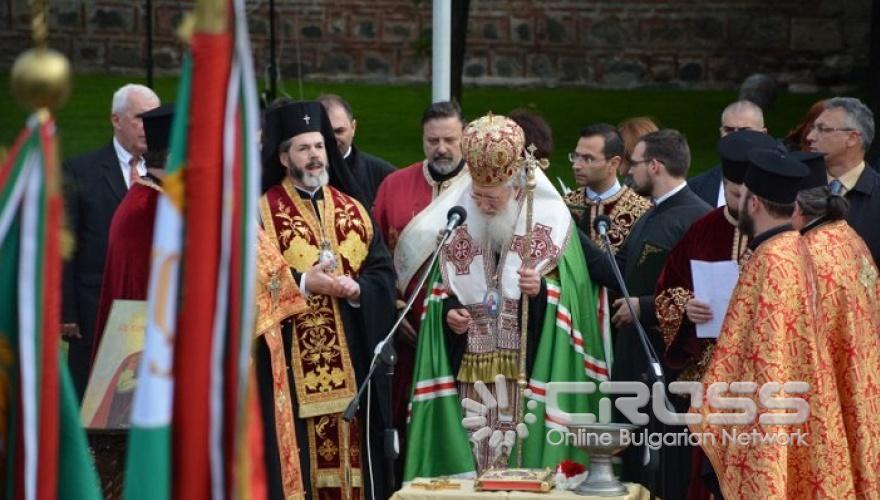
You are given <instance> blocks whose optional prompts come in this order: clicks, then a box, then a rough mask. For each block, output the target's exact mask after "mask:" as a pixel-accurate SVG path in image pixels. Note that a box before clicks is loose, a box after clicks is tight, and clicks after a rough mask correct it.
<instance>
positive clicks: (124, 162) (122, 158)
mask: <svg viewBox="0 0 880 500" xmlns="http://www.w3.org/2000/svg"><path fill="white" fill-rule="evenodd" d="M113 149H115V150H116V158H118V159H119V168H120V170H122V178H123V179H125V185H126V186H128V187H131V164H130V163H129V162H130V161H131V157H132V154H131V153H129V152H128V150H127V149H125V148H124V147H122V144H120V143H119V141H118V140H117V139H116V136H115V135H114V136H113ZM137 170H138V173H139V174H140V175H141V177H143V176H145V175H147V165H146V164H145V163H144V158H143V157H141V158H140V159H138V164H137Z"/></svg>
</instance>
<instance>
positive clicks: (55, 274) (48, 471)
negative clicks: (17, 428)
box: [37, 118, 62, 500]
mask: <svg viewBox="0 0 880 500" xmlns="http://www.w3.org/2000/svg"><path fill="white" fill-rule="evenodd" d="M54 128H55V124H54V123H53V121H52V119H51V118H47V119H46V121H45V122H43V123H42V124H41V126H40V129H39V134H40V142H41V144H42V146H43V148H42V151H41V153H42V155H43V175H44V178H43V182H44V186H43V189H44V190H45V193H46V194H45V196H46V199H45V203H46V223H45V226H44V228H43V231H45V233H44V234H45V240H44V242H45V245H46V246H45V250H44V252H45V253H44V256H43V257H44V259H45V261H44V262H43V290H42V291H43V301H44V302H43V308H44V309H43V324H42V325H41V331H42V333H41V334H40V340H41V342H42V346H41V347H42V353H41V357H42V363H41V365H42V366H41V369H40V380H39V383H40V388H41V389H40V444H39V450H40V452H39V453H40V455H39V462H38V463H39V466H38V469H37V484H38V486H37V498H39V499H41V500H53V499H54V498H56V497H57V496H58V444H59V442H58V439H59V436H58V434H59V420H58V419H59V410H60V409H59V404H60V399H61V398H60V393H59V390H60V379H59V376H60V375H59V372H58V351H59V346H60V345H61V332H60V330H59V328H58V325H60V324H61V242H60V239H59V234H60V233H61V210H62V201H61V191H60V187H61V184H60V182H58V172H57V171H56V169H57V165H56V164H55V158H56V156H55V154H56V152H55V141H54V139H53V135H54Z"/></svg>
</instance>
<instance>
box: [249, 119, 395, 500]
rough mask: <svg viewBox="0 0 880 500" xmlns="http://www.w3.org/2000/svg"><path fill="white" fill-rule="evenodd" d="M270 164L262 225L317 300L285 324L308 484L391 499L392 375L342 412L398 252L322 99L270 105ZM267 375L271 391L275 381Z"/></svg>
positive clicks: (379, 324) (380, 329)
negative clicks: (353, 180) (354, 408)
mask: <svg viewBox="0 0 880 500" xmlns="http://www.w3.org/2000/svg"><path fill="white" fill-rule="evenodd" d="M263 161H264V165H263V167H264V169H265V171H264V179H272V178H275V179H280V182H279V183H277V184H275V185H273V186H271V187H269V188H268V190H267V191H266V193H265V194H264V195H263V197H262V199H261V200H260V217H261V220H262V223H263V227H264V228H265V229H266V231H267V232H268V233H269V235H270V236H271V237H272V239H273V240H274V242H275V244H277V245H278V248H279V250H281V253H282V255H283V256H284V259H285V260H286V261H287V264H288V265H289V266H290V268H291V270H292V271H293V276H294V279H295V280H296V281H297V282H298V283H299V288H300V290H301V291H302V293H303V295H305V296H306V301H307V304H308V309H307V310H306V311H304V312H302V313H299V314H295V315H294V316H292V318H291V319H290V320H288V321H287V322H286V323H285V324H284V325H282V337H283V342H284V351H285V353H289V358H288V360H289V362H290V365H291V366H290V367H291V373H292V375H291V376H292V383H291V387H292V391H291V392H292V393H293V397H292V398H291V399H292V404H293V413H294V415H295V416H296V435H297V440H298V441H299V443H300V455H299V459H300V463H301V465H302V471H303V474H302V476H303V485H304V490H305V492H306V495H307V496H308V497H310V498H358V497H361V496H362V497H365V498H368V499H373V498H383V499H384V498H387V497H388V491H387V490H388V485H387V484H386V479H385V478H386V476H385V471H386V470H387V464H386V461H385V456H384V454H383V449H384V447H383V436H382V434H383V429H385V428H387V427H388V425H389V420H388V417H389V415H388V413H389V408H388V406H389V405H388V402H389V401H388V395H389V392H390V387H389V385H388V381H387V377H384V376H380V377H378V379H377V380H376V381H375V382H374V383H373V385H372V387H370V389H369V390H368V391H367V393H366V397H365V401H364V404H362V405H361V411H360V412H359V413H358V417H357V419H355V420H354V421H353V422H351V423H348V422H346V421H345V420H344V419H343V415H342V412H343V411H344V410H345V408H346V406H347V405H348V404H349V402H350V401H351V399H352V397H353V396H354V395H355V393H356V392H357V390H358V385H359V384H363V383H365V380H364V379H365V376H366V373H367V371H368V369H369V364H370V360H371V358H372V354H373V350H374V348H375V347H376V345H377V344H378V342H379V341H380V340H381V339H382V338H383V337H384V336H385V335H386V334H387V333H388V330H389V329H390V327H391V322H392V321H393V320H394V269H393V268H392V262H391V255H390V254H389V253H388V249H387V248H386V247H385V244H384V243H383V242H382V236H381V233H380V232H379V231H378V230H377V228H376V225H375V224H374V223H373V220H372V219H371V218H370V215H369V212H367V210H366V209H365V208H364V206H363V205H362V204H361V203H360V202H359V201H358V200H357V199H356V198H355V197H354V196H352V195H350V194H348V191H347V190H348V189H351V188H352V185H351V184H349V181H350V179H346V172H347V171H346V170H345V165H344V163H342V156H341V155H340V154H339V151H338V150H337V148H336V142H335V139H334V136H333V130H332V127H331V126H330V122H329V119H328V118H327V114H326V112H325V111H324V108H323V107H322V106H321V105H320V104H319V103H317V102H286V103H282V104H280V105H277V106H275V107H273V108H272V109H270V110H269V111H268V112H267V115H266V119H265V128H264V130H263ZM328 184H330V185H328ZM258 355H259V353H258ZM264 359H265V357H264ZM261 373H262V374H265V370H258V375H260V374H261ZM258 382H259V383H260V384H261V387H262V389H261V393H263V392H264V389H265V387H266V384H270V383H272V378H271V377H266V376H262V377H260V378H259V380H258ZM272 393H273V392H272V390H271V388H270V389H269V394H272ZM383 423H384V425H383Z"/></svg>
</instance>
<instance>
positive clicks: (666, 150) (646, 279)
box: [581, 129, 711, 498]
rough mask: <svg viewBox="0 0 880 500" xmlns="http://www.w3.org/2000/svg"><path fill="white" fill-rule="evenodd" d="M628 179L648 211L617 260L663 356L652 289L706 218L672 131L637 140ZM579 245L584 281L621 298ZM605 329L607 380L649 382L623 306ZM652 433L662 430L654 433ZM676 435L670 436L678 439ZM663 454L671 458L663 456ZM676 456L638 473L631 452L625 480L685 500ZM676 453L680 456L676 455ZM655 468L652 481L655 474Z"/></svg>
mask: <svg viewBox="0 0 880 500" xmlns="http://www.w3.org/2000/svg"><path fill="white" fill-rule="evenodd" d="M629 163H630V165H631V167H630V170H629V173H630V176H631V177H632V179H633V186H632V188H633V189H634V190H635V191H636V193H638V194H640V195H642V196H646V197H650V198H651V199H652V200H653V202H654V206H653V208H651V209H650V210H648V211H647V212H646V213H645V214H644V215H643V216H642V217H641V218H640V219H639V220H638V222H636V224H635V225H634V226H633V228H632V230H631V231H630V233H629V236H627V238H626V239H625V240H624V242H623V244H622V245H621V246H620V248H619V249H618V251H617V253H616V254H615V259H616V261H617V264H618V266H619V267H620V269H621V272H622V273H623V276H624V281H625V284H626V287H627V289H628V291H629V292H630V295H631V296H632V299H631V300H630V304H631V305H632V308H633V310H634V312H635V314H636V315H637V316H638V318H639V320H640V322H641V323H642V325H643V326H644V327H645V330H646V332H647V333H648V336H649V338H650V341H651V343H652V344H653V345H654V350H655V351H656V352H658V353H662V352H663V350H662V346H663V339H662V338H661V334H660V330H659V322H658V320H657V317H656V313H655V311H656V310H655V306H654V288H655V284H656V283H657V279H658V277H659V276H660V271H661V270H662V268H663V264H664V262H665V260H666V256H667V255H668V254H669V251H670V250H671V249H672V248H673V247H674V246H675V245H676V243H678V241H679V240H680V239H681V237H682V236H683V235H684V234H685V233H686V232H687V230H688V228H690V226H691V224H693V223H694V221H696V220H697V219H699V218H700V217H702V216H703V215H705V214H706V213H708V212H709V211H710V210H711V207H710V206H709V205H708V204H706V203H705V202H704V201H703V200H701V199H700V197H699V196H697V195H696V194H694V193H693V191H691V190H690V188H688V185H687V182H686V181H685V178H686V177H687V171H688V166H689V165H690V149H689V148H688V144H687V140H686V139H685V137H684V136H683V135H682V134H681V133H679V132H678V131H675V130H669V129H665V130H659V131H657V132H652V133H650V134H647V135H645V136H644V137H642V138H641V139H640V140H639V142H638V143H637V144H636V147H635V148H634V149H633V152H632V156H631V158H630V160H629ZM581 243H582V244H583V246H584V253H585V255H586V260H587V268H588V270H589V272H590V278H592V279H593V281H594V282H595V283H598V284H600V285H603V286H606V287H608V288H610V289H612V290H615V291H617V292H620V291H621V290H620V286H619V285H618V283H617V280H616V279H615V278H614V273H613V271H612V268H611V266H610V264H609V262H608V260H607V257H606V256H605V254H604V253H603V251H602V249H600V248H599V247H598V246H596V244H595V243H593V242H592V241H590V240H589V238H588V237H586V236H585V235H584V234H583V233H581ZM614 307H615V308H616V311H615V312H614V316H613V317H612V318H611V321H612V322H613V323H614V326H615V327H616V328H617V332H616V334H615V338H614V364H613V366H612V369H611V378H612V380H619V381H637V382H648V381H649V379H648V376H647V372H648V361H647V358H646V357H645V354H644V352H643V349H642V345H641V341H640V340H639V336H638V332H637V330H636V328H635V326H634V322H633V317H632V315H631V314H630V311H629V307H627V304H626V299H618V300H616V301H615V302H614ZM654 430H655V431H658V430H660V429H654ZM682 430H683V429H681V428H680V427H674V428H672V429H669V431H670V432H677V431H682ZM667 450H669V451H668V452H667ZM681 450H684V452H683V453H682V452H680V453H676V448H665V449H663V450H661V453H660V456H659V458H652V464H653V466H652V467H651V468H646V467H644V466H643V465H642V464H643V459H644V448H642V447H638V448H635V447H630V449H629V450H628V451H627V453H625V455H624V457H623V478H624V479H625V480H627V481H636V482H641V483H643V484H645V485H647V486H648V487H650V488H651V489H652V491H653V492H654V493H656V494H657V495H658V496H660V497H663V498H684V497H685V493H686V490H687V485H688V481H689V479H690V473H689V471H690V452H689V451H687V449H686V448H684V447H682V448H681ZM679 451H680V450H679ZM658 466H659V468H660V470H659V476H655V473H656V472H655V471H656V467H658Z"/></svg>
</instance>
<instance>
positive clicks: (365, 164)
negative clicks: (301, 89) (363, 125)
mask: <svg viewBox="0 0 880 500" xmlns="http://www.w3.org/2000/svg"><path fill="white" fill-rule="evenodd" d="M318 102H320V103H321V105H323V106H324V109H326V110H327V116H328V117H329V118H330V125H331V126H332V127H333V135H334V136H335V137H336V146H337V147H338V148H339V152H340V153H341V154H342V157H343V158H345V164H346V165H348V168H349V169H351V173H352V174H353V175H354V178H355V181H357V183H358V186H359V187H360V190H361V192H362V193H363V195H364V196H363V197H364V199H363V200H362V201H363V202H364V206H365V207H366V209H367V210H372V209H373V201H374V200H375V199H376V193H378V192H379V184H382V180H383V179H385V177H386V176H387V175H388V174H390V173H391V172H394V170H395V168H394V166H393V165H391V164H390V163H388V162H387V161H385V160H383V159H382V158H379V157H377V156H373V155H370V154H367V153H365V152H363V151H361V150H359V149H358V148H357V147H355V145H354V144H352V141H354V133H355V130H356V129H357V120H356V119H355V118H354V114H353V113H352V111H351V105H349V104H348V102H346V100H345V99H343V98H342V97H340V96H338V95H336V94H324V95H321V96H319V97H318Z"/></svg>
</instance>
